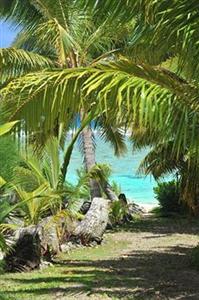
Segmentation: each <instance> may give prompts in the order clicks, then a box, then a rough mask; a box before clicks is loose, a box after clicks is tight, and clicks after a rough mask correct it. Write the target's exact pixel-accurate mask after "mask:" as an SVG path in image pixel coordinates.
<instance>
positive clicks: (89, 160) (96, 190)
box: [82, 126, 101, 199]
mask: <svg viewBox="0 0 199 300" xmlns="http://www.w3.org/2000/svg"><path fill="white" fill-rule="evenodd" d="M82 139H83V152H84V164H85V168H86V171H87V172H88V171H90V169H91V168H92V167H93V166H94V165H95V163H96V161H95V147H94V144H93V138H92V130H91V128H90V127H89V126H87V127H86V128H84V129H83V131H82ZM90 192H91V199H93V198H95V197H101V190H100V186H99V184H98V182H97V181H96V180H93V179H91V180H90Z"/></svg>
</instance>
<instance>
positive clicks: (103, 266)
mask: <svg viewBox="0 0 199 300" xmlns="http://www.w3.org/2000/svg"><path fill="white" fill-rule="evenodd" d="M190 253H191V248H185V247H170V248H166V249H165V251H164V252H163V251H162V252H156V251H133V252H131V253H130V254H128V255H125V256H123V257H121V258H119V259H110V260H100V261H89V260H87V261H69V260H65V261H62V263H60V264H58V265H56V268H58V269H57V276H55V275H54V276H53V275H51V276H45V275H42V276H41V275H40V277H38V278H23V279H22V278H18V279H17V278H13V279H12V280H14V281H15V283H17V284H20V286H21V285H22V286H24V290H17V291H12V290H11V289H9V290H7V291H6V292H4V293H8V294H9V295H11V294H13V293H15V295H16V299H18V298H17V294H19V293H21V292H23V293H27V294H28V293H29V294H30V293H31V294H34V295H35V296H37V295H41V294H45V295H46V297H48V296H50V295H56V293H61V294H62V296H61V297H60V298H56V299H69V295H76V296H77V297H78V295H81V293H84V294H86V295H87V296H88V295H91V294H94V295H96V299H98V298H97V297H98V296H99V295H103V294H107V295H108V296H110V297H115V298H116V299H140V300H141V299H146V300H149V299H156V300H159V299H180V300H182V299H183V300H186V299H195V300H198V299H199V284H198V283H199V272H197V271H196V270H194V269H193V268H192V266H191V264H190ZM44 283H45V284H48V285H50V284H51V283H53V284H54V285H56V288H55V287H50V286H49V287H42V284H44ZM29 285H30V286H31V288H28V286H29ZM67 297H68V298H67ZM46 299H47V298H46ZM49 299H54V298H49ZM80 299H81V298H80ZM101 299H102V298H101Z"/></svg>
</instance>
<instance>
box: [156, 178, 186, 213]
mask: <svg viewBox="0 0 199 300" xmlns="http://www.w3.org/2000/svg"><path fill="white" fill-rule="evenodd" d="M154 193H155V198H156V199H157V200H158V202H159V204H160V208H161V211H162V212H163V213H185V212H186V206H185V204H184V203H182V202H181V201H180V190H179V186H178V184H177V182H176V181H175V180H173V181H169V182H159V183H158V185H157V187H155V188H154Z"/></svg>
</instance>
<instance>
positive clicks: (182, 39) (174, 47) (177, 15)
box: [1, 0, 199, 178]
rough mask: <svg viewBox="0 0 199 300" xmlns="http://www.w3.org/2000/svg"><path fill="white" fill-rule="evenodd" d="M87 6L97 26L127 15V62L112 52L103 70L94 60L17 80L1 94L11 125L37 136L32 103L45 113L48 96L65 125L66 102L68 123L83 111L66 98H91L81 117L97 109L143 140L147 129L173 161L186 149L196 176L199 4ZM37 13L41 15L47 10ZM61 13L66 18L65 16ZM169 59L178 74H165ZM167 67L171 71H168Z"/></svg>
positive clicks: (151, 140) (182, 0)
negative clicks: (19, 123)
mask: <svg viewBox="0 0 199 300" xmlns="http://www.w3.org/2000/svg"><path fill="white" fill-rule="evenodd" d="M49 1H50V0H49ZM33 2H34V1H33ZM39 2H40V3H42V1H37V3H38V6H37V9H38V8H39V7H40V8H41V6H40V4H39ZM47 2H48V1H45V3H47ZM59 2H60V1H59ZM75 2H76V3H77V2H78V3H80V1H75ZM85 2H87V3H86V4H87V6H86V8H88V7H89V9H91V11H95V13H96V14H95V16H96V17H97V20H99V18H100V19H101V20H104V18H105V16H107V15H109V12H110V11H111V12H112V13H113V16H114V18H116V16H123V13H124V11H125V13H126V16H125V18H124V22H123V21H122V18H120V21H121V24H127V21H128V24H129V22H130V23H131V24H132V23H134V27H133V28H134V29H133V30H132V31H131V33H132V34H131V38H130V39H128V44H127V47H126V48H124V47H123V45H124V44H122V48H123V55H125V57H124V56H123V57H121V56H119V55H118V56H117V55H116V53H114V55H113V53H112V56H110V53H109V60H106V61H104V62H103V63H99V61H97V59H96V60H94V63H93V64H92V65H89V66H88V64H87V63H84V64H82V65H78V64H74V65H76V66H77V68H75V69H71V70H69V69H67V70H66V69H64V70H62V71H61V70H59V71H58V70H54V71H43V72H41V73H38V74H37V75H36V74H34V73H32V74H29V75H27V76H24V77H23V78H19V79H18V80H16V81H14V83H10V84H8V85H7V86H6V88H5V89H3V91H2V93H1V95H2V97H3V101H2V102H3V106H4V109H3V111H4V112H5V113H7V114H8V118H7V119H9V120H14V118H15V119H16V118H17V119H21V116H23V118H24V119H25V120H26V124H27V125H26V126H27V127H28V128H29V130H30V128H31V130H33V129H34V130H35V129H36V128H35V127H36V126H35V124H38V122H39V121H40V119H38V120H37V122H36V123H35V124H32V123H31V122H29V118H28V117H30V120H31V116H30V111H31V108H33V107H35V105H33V102H34V104H35V102H36V101H35V100H36V99H37V100H38V99H39V100H40V101H39V104H38V101H37V109H39V108H40V111H41V107H42V108H43V107H44V108H46V106H45V105H46V102H47V97H48V96H49V95H51V96H52V99H53V100H52V102H53V115H56V117H58V118H59V121H60V123H62V122H63V121H64V120H63V114H59V113H58V112H59V111H58V108H57V107H60V104H63V102H64V108H65V112H67V113H68V116H69V117H70V116H71V115H72V113H74V112H76V110H78V109H79V106H78V107H77V106H76V107H74V106H70V105H69V100H68V99H69V96H70V100H71V101H72V100H73V103H77V99H84V100H85V99H86V102H84V103H83V101H82V106H81V109H83V111H84V112H87V111H88V110H89V108H90V107H92V108H95V106H96V107H98V109H100V111H101V113H102V114H103V115H104V116H105V118H106V119H107V117H110V119H111V120H114V121H117V124H118V123H119V124H123V125H124V126H126V127H128V128H130V129H132V130H133V131H135V130H138V131H140V132H141V133H142V132H145V131H146V128H147V136H146V140H148V143H155V141H156V140H157V141H158V143H164V142H165V140H166V141H169V139H171V138H172V140H174V143H173V146H172V152H171V155H172V157H175V155H176V154H177V156H178V157H179V155H180V153H182V152H183V153H185V151H187V148H188V149H189V151H191V152H192V153H194V154H195V155H194V160H192V159H189V161H190V162H191V165H192V167H193V168H192V172H193V170H195V171H194V172H196V170H197V168H194V165H195V166H196V165H197V163H198V157H199V156H198V150H199V147H198V140H199V139H198V125H199V124H198V123H199V122H198V101H197V99H198V94H199V89H198V70H199V68H198V59H197V58H198V47H197V44H198V3H197V1H196V0H191V1H189V2H188V1H186V0H180V1H167V0H163V1H161V2H160V1H159V2H158V1H155V0H150V1H146V0H142V1H140V0H135V1H132V2H131V3H130V1H125V0H124V1H114V0H112V1H106V4H104V3H103V4H102V3H99V2H101V1H95V0H93V1H85ZM48 3H49V2H48ZM60 3H62V4H63V3H66V2H64V1H61V2H60ZM84 4H85V3H84ZM93 5H94V6H93ZM103 5H104V8H103ZM52 7H53V6H52ZM60 7H61V6H60ZM104 9H106V10H107V14H105V10H104ZM40 10H42V11H44V10H45V8H44V7H43V8H42V9H40ZM53 10H54V8H53ZM83 11H84V9H83ZM15 12H16V16H17V18H19V16H20V14H19V13H17V10H15ZM23 12H24V14H25V12H26V13H27V11H23ZM60 12H61V13H60V15H62V10H60ZM97 14H98V15H97ZM24 16H25V15H24ZM24 18H25V17H24ZM111 19H112V18H110V20H111ZM129 20H130V21H129ZM107 24H108V23H107ZM29 25H30V24H29ZM43 27H44V26H43ZM45 28H46V27H45ZM131 28H132V27H131ZM40 30H41V31H42V29H41V28H40ZM41 31H40V32H41ZM47 33H49V31H47ZM46 36H47V35H46ZM59 36H62V35H59ZM86 39H87V38H86ZM100 39H101V37H100ZM65 41H66V39H65ZM67 41H68V40H67ZM44 44H45V43H44ZM67 45H68V44H67ZM46 50H47V49H46ZM60 53H61V52H60ZM62 53H63V52H62ZM52 54H53V53H52ZM75 55H76V53H75ZM110 57H111V58H112V59H110ZM168 59H169V60H170V61H171V60H174V61H175V68H174V69H171V70H170V68H168V63H167V61H168ZM60 61H61V60H60ZM71 62H72V60H71ZM165 62H166V65H163V64H165ZM86 65H87V67H85V66H86ZM74 86H75V87H76V89H75V93H73V95H72V96H71V93H70V91H71V90H73V91H74ZM77 87H79V88H77ZM80 90H81V93H80ZM16 95H17V96H16ZM16 99H17V102H18V103H19V104H18V105H17V108H16V107H13V106H12V103H13V102H14V101H16ZM66 99H67V100H68V101H67V100H66ZM94 99H95V101H94ZM75 101H76V102H75ZM41 103H42V106H41ZM66 104H67V105H66ZM74 105H75V104H74ZM28 111H29V116H28ZM55 112H56V113H55ZM65 115H66V114H64V116H65ZM28 122H29V123H28ZM30 125H31V126H30ZM47 128H48V129H49V130H50V126H49V123H47V122H45V131H46V129H47ZM154 128H155V129H156V130H154ZM192 174H193V178H194V173H192Z"/></svg>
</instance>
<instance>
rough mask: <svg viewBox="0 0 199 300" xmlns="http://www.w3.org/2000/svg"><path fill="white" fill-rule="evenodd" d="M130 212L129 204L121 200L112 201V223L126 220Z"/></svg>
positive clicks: (115, 223)
mask: <svg viewBox="0 0 199 300" xmlns="http://www.w3.org/2000/svg"><path fill="white" fill-rule="evenodd" d="M128 214H129V211H128V206H126V205H124V204H123V203H122V202H121V201H120V200H118V201H113V202H112V203H111V205H110V214H109V218H110V221H111V224H112V225H119V224H122V223H123V222H125V221H126V220H127V216H128Z"/></svg>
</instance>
